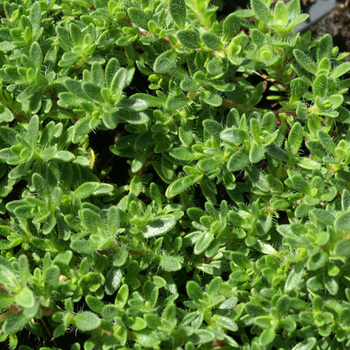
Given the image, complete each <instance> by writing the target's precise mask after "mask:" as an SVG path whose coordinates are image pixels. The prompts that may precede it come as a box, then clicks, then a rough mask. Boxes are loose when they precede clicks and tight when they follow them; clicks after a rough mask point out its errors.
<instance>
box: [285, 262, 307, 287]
mask: <svg viewBox="0 0 350 350" xmlns="http://www.w3.org/2000/svg"><path fill="white" fill-rule="evenodd" d="M304 264H305V263H304V262H303V261H300V262H298V263H297V264H296V265H295V266H294V267H293V269H292V271H291V272H290V273H289V274H288V277H287V280H286V283H285V285H284V289H285V291H286V292H290V291H293V290H299V289H300V287H301V283H300V282H301V280H302V278H303V273H304Z"/></svg>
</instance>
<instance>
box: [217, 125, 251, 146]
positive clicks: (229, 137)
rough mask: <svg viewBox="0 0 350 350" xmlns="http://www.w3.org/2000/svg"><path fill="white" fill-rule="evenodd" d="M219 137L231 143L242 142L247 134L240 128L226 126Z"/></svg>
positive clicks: (246, 137)
mask: <svg viewBox="0 0 350 350" xmlns="http://www.w3.org/2000/svg"><path fill="white" fill-rule="evenodd" d="M220 139H221V140H222V141H225V142H228V143H231V144H235V143H243V142H244V141H245V140H246V139H248V134H247V132H246V131H244V130H241V129H236V128H228V129H225V130H224V131H222V132H221V133H220Z"/></svg>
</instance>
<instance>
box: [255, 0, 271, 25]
mask: <svg viewBox="0 0 350 350" xmlns="http://www.w3.org/2000/svg"><path fill="white" fill-rule="evenodd" d="M250 4H251V6H252V9H253V11H254V13H255V15H256V16H257V17H258V18H259V19H260V21H262V22H265V23H271V22H272V21H273V16H272V14H271V11H270V10H269V8H268V7H267V6H266V5H265V4H264V2H263V1H262V0H251V1H250Z"/></svg>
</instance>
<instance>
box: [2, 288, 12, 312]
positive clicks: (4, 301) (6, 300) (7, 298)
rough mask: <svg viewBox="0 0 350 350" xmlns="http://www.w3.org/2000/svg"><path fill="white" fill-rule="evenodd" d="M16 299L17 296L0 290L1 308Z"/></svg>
mask: <svg viewBox="0 0 350 350" xmlns="http://www.w3.org/2000/svg"><path fill="white" fill-rule="evenodd" d="M14 301H15V296H14V295H10V294H7V293H1V292H0V309H1V310H3V309H5V308H6V306H8V305H9V304H12V303H13V302H14Z"/></svg>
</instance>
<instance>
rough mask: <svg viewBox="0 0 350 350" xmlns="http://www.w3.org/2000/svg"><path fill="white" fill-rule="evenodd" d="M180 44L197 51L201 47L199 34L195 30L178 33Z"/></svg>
mask: <svg viewBox="0 0 350 350" xmlns="http://www.w3.org/2000/svg"><path fill="white" fill-rule="evenodd" d="M176 35H177V38H178V39H179V41H180V43H181V44H182V45H184V46H186V47H188V48H190V49H197V48H199V47H200V46H201V42H200V37H199V33H198V31H197V30H195V29H184V30H179V31H178V32H177V34H176Z"/></svg>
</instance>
